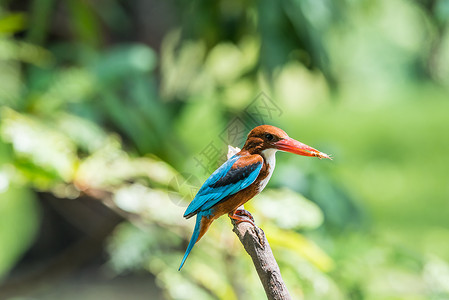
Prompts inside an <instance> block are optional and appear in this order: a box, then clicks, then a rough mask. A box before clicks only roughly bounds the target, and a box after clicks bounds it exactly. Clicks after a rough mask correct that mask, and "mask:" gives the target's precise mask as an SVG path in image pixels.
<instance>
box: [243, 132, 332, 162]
mask: <svg viewBox="0 0 449 300" xmlns="http://www.w3.org/2000/svg"><path fill="white" fill-rule="evenodd" d="M269 149H273V150H281V151H286V152H290V153H294V154H299V155H303V156H315V157H319V158H320V159H321V158H329V159H332V158H331V157H330V156H329V155H327V154H326V153H323V152H320V151H318V150H316V149H314V148H312V147H310V146H307V145H306V144H303V143H301V142H298V141H297V140H294V139H292V138H291V137H289V136H288V135H287V133H285V131H283V130H282V129H279V128H277V127H274V126H271V125H261V126H257V127H256V128H254V129H253V130H251V132H250V133H249V134H248V138H247V139H246V142H245V145H244V146H243V148H242V150H246V151H248V152H250V153H262V151H264V150H269Z"/></svg>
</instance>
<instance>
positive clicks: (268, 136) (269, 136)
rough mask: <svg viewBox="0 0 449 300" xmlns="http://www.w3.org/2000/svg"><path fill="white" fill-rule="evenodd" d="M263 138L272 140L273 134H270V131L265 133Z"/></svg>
mask: <svg viewBox="0 0 449 300" xmlns="http://www.w3.org/2000/svg"><path fill="white" fill-rule="evenodd" d="M265 138H266V139H267V141H272V140H273V139H274V136H273V135H272V134H270V133H267V134H266V135H265Z"/></svg>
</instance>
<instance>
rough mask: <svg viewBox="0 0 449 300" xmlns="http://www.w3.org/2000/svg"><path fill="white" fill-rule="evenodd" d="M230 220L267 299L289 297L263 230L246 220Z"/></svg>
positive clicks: (279, 299)
mask: <svg viewBox="0 0 449 300" xmlns="http://www.w3.org/2000/svg"><path fill="white" fill-rule="evenodd" d="M231 222H232V224H233V225H234V229H233V231H234V232H235V234H237V236H238V237H239V239H240V242H241V243H242V245H243V247H244V248H245V250H246V252H248V254H249V256H251V258H252V260H253V263H254V266H255V267H256V270H257V274H258V275H259V278H260V281H261V282H262V285H263V287H264V289H265V293H266V294H267V298H268V299H269V300H281V299H282V300H285V299H291V297H290V294H289V293H288V290H287V287H286V286H285V283H284V281H283V280H282V276H281V271H280V270H279V266H278V264H277V262H276V260H275V258H274V256H273V252H272V251H271V248H270V245H269V244H268V241H267V238H266V237H265V233H264V232H263V230H262V229H260V228H259V227H257V226H256V227H254V226H253V225H252V224H250V223H248V222H241V223H238V224H236V223H235V221H234V220H232V219H231Z"/></svg>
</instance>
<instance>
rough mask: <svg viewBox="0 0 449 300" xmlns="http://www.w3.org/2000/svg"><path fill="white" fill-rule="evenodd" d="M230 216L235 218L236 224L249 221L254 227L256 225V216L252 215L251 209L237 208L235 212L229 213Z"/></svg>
mask: <svg viewBox="0 0 449 300" xmlns="http://www.w3.org/2000/svg"><path fill="white" fill-rule="evenodd" d="M228 216H229V217H230V218H231V219H233V220H235V221H234V222H235V224H239V223H242V222H248V223H250V224H251V225H253V226H254V227H256V224H255V223H254V218H253V216H252V215H251V213H250V212H249V211H247V210H246V209H237V210H236V211H235V212H234V213H233V214H231V213H229V214H228Z"/></svg>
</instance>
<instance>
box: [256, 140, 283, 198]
mask: <svg viewBox="0 0 449 300" xmlns="http://www.w3.org/2000/svg"><path fill="white" fill-rule="evenodd" d="M276 151H278V150H277V149H266V150H263V151H262V156H263V158H264V159H265V163H266V164H267V165H268V176H267V177H265V179H263V180H262V181H261V182H260V184H259V188H258V190H257V191H258V192H259V193H260V192H262V190H263V189H264V188H265V186H266V185H267V183H268V181H269V180H270V178H271V174H273V170H274V167H275V166H276Z"/></svg>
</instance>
